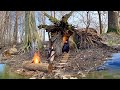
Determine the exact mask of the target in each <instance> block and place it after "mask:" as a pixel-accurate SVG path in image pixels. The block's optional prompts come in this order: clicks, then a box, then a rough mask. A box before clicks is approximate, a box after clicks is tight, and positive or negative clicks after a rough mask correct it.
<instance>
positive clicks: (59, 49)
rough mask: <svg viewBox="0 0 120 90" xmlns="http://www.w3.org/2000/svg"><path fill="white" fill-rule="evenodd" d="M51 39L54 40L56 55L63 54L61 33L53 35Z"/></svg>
mask: <svg viewBox="0 0 120 90" xmlns="http://www.w3.org/2000/svg"><path fill="white" fill-rule="evenodd" d="M51 40H52V42H53V47H54V50H55V53H56V55H57V56H59V55H61V54H62V46H63V44H62V35H61V33H60V32H58V34H57V35H55V36H54V37H52V38H51ZM54 40H55V41H54Z"/></svg>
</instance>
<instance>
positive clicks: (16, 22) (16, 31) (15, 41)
mask: <svg viewBox="0 0 120 90" xmlns="http://www.w3.org/2000/svg"><path fill="white" fill-rule="evenodd" d="M14 27H15V28H14V42H13V43H14V44H17V33H18V11H16V18H15V26H14Z"/></svg>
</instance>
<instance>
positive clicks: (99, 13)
mask: <svg viewBox="0 0 120 90" xmlns="http://www.w3.org/2000/svg"><path fill="white" fill-rule="evenodd" d="M98 16H99V25H100V34H102V21H101V12H100V11H98Z"/></svg>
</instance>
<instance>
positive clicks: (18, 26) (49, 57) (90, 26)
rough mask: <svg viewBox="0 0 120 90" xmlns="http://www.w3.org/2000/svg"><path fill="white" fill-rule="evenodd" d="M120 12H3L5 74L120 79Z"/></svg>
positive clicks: (0, 60) (0, 74) (0, 53)
mask: <svg viewBox="0 0 120 90" xmlns="http://www.w3.org/2000/svg"><path fill="white" fill-rule="evenodd" d="M119 17H120V12H119V11H0V22H1V23H0V32H1V33H0V79H91V78H92V79H110V78H113V79H114V78H120V39H119V38H120V18H119Z"/></svg>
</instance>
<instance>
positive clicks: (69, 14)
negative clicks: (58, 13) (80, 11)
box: [63, 11, 74, 21]
mask: <svg viewBox="0 0 120 90" xmlns="http://www.w3.org/2000/svg"><path fill="white" fill-rule="evenodd" d="M73 12H74V11H71V12H70V13H68V14H66V15H64V16H63V17H65V19H66V21H67V20H68V18H69V17H70V16H71V15H72V13H73Z"/></svg>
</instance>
